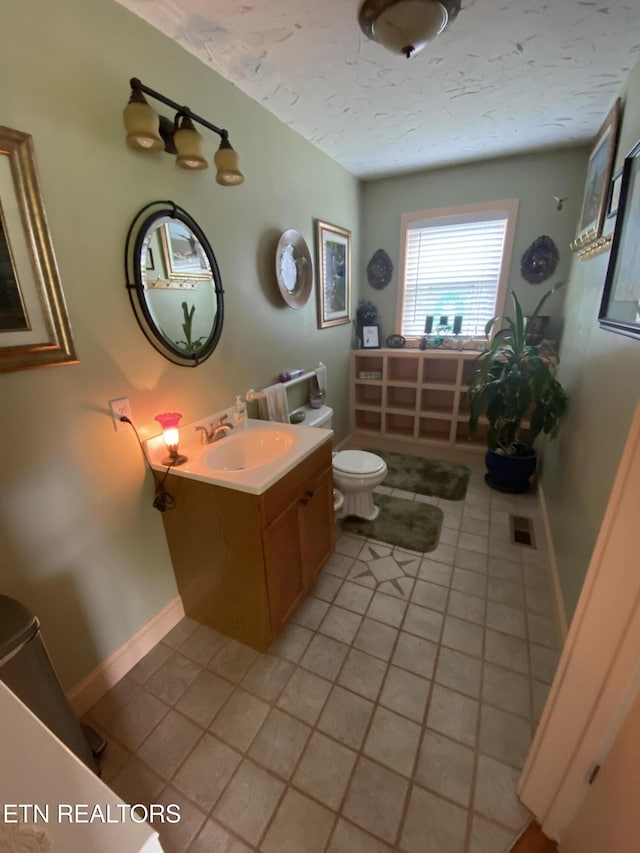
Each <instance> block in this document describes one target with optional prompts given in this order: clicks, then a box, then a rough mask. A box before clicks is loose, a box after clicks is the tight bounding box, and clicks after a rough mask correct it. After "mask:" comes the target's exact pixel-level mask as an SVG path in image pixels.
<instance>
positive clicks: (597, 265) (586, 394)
mask: <svg viewBox="0 0 640 853" xmlns="http://www.w3.org/2000/svg"><path fill="white" fill-rule="evenodd" d="M622 96H623V119H622V125H621V132H620V139H619V142H618V148H617V157H616V165H615V167H614V171H617V169H619V168H620V167H621V166H622V163H623V161H624V157H625V155H626V154H627V152H628V151H629V150H630V149H631V148H632V147H633V145H635V143H636V142H637V141H638V139H639V138H640V64H637V65H636V66H635V68H634V69H633V70H632V72H631V73H630V75H629V77H628V79H627V83H626V86H625V89H624V91H623V92H622ZM608 261H609V253H605V254H602V255H599V256H597V257H595V258H593V259H591V260H588V261H580V260H578V259H576V260H574V262H573V265H572V268H571V275H570V282H569V287H568V290H567V295H566V301H565V333H564V337H563V341H562V348H561V364H560V372H559V378H560V379H561V381H562V383H563V384H564V386H565V387H566V388H567V391H568V393H569V395H570V406H569V412H568V414H567V418H566V421H565V424H564V426H563V428H562V431H561V433H560V436H559V438H558V441H557V442H555V443H554V444H550V445H549V446H548V447H547V449H546V451H545V460H544V475H543V483H544V490H545V495H546V498H547V502H548V507H549V515H550V519H551V527H552V532H553V539H554V544H555V547H556V552H557V557H558V564H559V570H560V581H561V586H562V592H563V596H564V602H565V608H566V611H567V615H568V616H569V617H571V615H572V614H573V611H574V610H575V606H576V603H577V601H578V596H579V595H580V590H581V588H582V584H583V581H584V576H585V573H586V571H587V568H588V566H589V560H590V558H591V553H592V551H593V546H594V544H595V541H596V537H597V535H598V531H599V529H600V524H601V522H602V517H603V515H604V511H605V509H606V506H607V502H608V499H609V494H610V492H611V487H612V485H613V481H614V478H615V475H616V471H617V468H618V465H619V462H620V456H621V454H622V450H623V448H624V443H625V440H626V437H627V433H628V431H629V426H630V424H631V420H632V417H633V412H634V409H635V406H636V404H637V402H638V398H639V396H640V341H638V340H634V339H632V338H628V337H624V336H622V335H616V334H612V333H611V332H606V331H603V330H602V329H601V328H600V327H599V326H598V322H597V316H598V311H599V307H600V300H601V297H602V290H603V285H604V280H605V276H606V272H607V264H608ZM630 557H631V555H630Z"/></svg>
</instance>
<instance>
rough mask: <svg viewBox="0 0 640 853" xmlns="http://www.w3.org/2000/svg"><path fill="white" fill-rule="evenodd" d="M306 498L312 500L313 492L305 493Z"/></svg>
mask: <svg viewBox="0 0 640 853" xmlns="http://www.w3.org/2000/svg"><path fill="white" fill-rule="evenodd" d="M304 496H305V498H312V497H313V492H305V494H304Z"/></svg>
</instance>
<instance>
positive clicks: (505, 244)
mask: <svg viewBox="0 0 640 853" xmlns="http://www.w3.org/2000/svg"><path fill="white" fill-rule="evenodd" d="M517 210H518V200H517V199H509V200H507V201H499V202H490V203H487V204H478V205H468V206H466V207H460V208H447V209H439V210H432V211H420V212H417V213H405V214H403V217H402V241H403V249H402V261H403V266H402V268H401V275H400V287H399V293H398V298H399V302H398V319H399V321H400V323H399V325H400V329H399V332H400V334H402V335H404V336H405V337H421V336H422V335H423V334H424V332H425V321H426V318H427V317H428V316H432V317H433V318H434V320H433V330H434V331H435V330H436V327H437V326H438V324H439V322H440V318H441V317H443V316H444V317H448V325H449V326H450V327H453V322H454V317H455V316H462V318H463V319H462V328H461V330H460V333H461V334H462V335H465V336H472V337H484V328H485V326H486V324H487V321H488V320H490V319H491V317H493V316H494V315H495V314H499V313H501V312H502V306H503V304H504V295H505V291H506V284H507V278H508V273H509V266H510V262H511V250H512V245H513V236H514V232H515V221H516V214H517ZM397 325H398V324H397Z"/></svg>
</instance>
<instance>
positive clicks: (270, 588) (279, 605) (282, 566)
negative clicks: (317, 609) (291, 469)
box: [262, 500, 305, 638]
mask: <svg viewBox="0 0 640 853" xmlns="http://www.w3.org/2000/svg"><path fill="white" fill-rule="evenodd" d="M298 511H299V503H298V500H296V501H294V502H293V503H292V504H290V505H289V506H288V507H287V508H286V509H285V510H284V511H283V512H281V513H280V515H279V516H278V517H277V518H275V519H274V520H273V521H272V522H271V524H269V525H268V526H267V527H265V528H264V530H263V531H262V544H263V548H264V559H265V573H266V581H267V596H268V598H269V613H270V618H271V630H272V633H273V637H274V638H275V637H276V636H277V635H278V634H279V633H280V631H281V630H282V628H283V627H284V625H285V623H286V621H287V619H288V618H289V615H290V613H291V611H292V610H293V608H294V607H295V606H296V604H297V603H298V601H299V600H300V599H301V598H302V596H303V594H304V590H305V587H304V582H303V573H302V556H301V554H302V550H301V543H300V529H299V522H298Z"/></svg>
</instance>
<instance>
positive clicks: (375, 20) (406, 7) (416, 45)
mask: <svg viewBox="0 0 640 853" xmlns="http://www.w3.org/2000/svg"><path fill="white" fill-rule="evenodd" d="M459 7H460V4H459V2H458V0H442V2H437V0H365V2H364V3H363V4H362V6H361V8H360V12H359V21H360V27H361V28H362V30H363V32H364V33H365V35H366V36H367V37H368V38H370V39H373V40H374V41H377V42H379V43H380V44H381V45H382V46H383V47H386V48H387V50H390V51H391V52H392V53H400V54H403V55H404V56H406V57H407V58H408V57H411V56H415V55H416V54H417V53H419V52H420V51H421V50H422V49H423V48H424V47H425V46H426V45H427V44H428V43H429V42H430V41H431V40H432V39H434V38H435V37H436V36H437V35H439V34H440V33H441V32H442V31H443V30H444V29H445V27H446V26H447V23H448V22H449V21H450V20H451V19H452V18H453V17H455V16H456V15H457V13H458V11H459Z"/></svg>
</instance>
